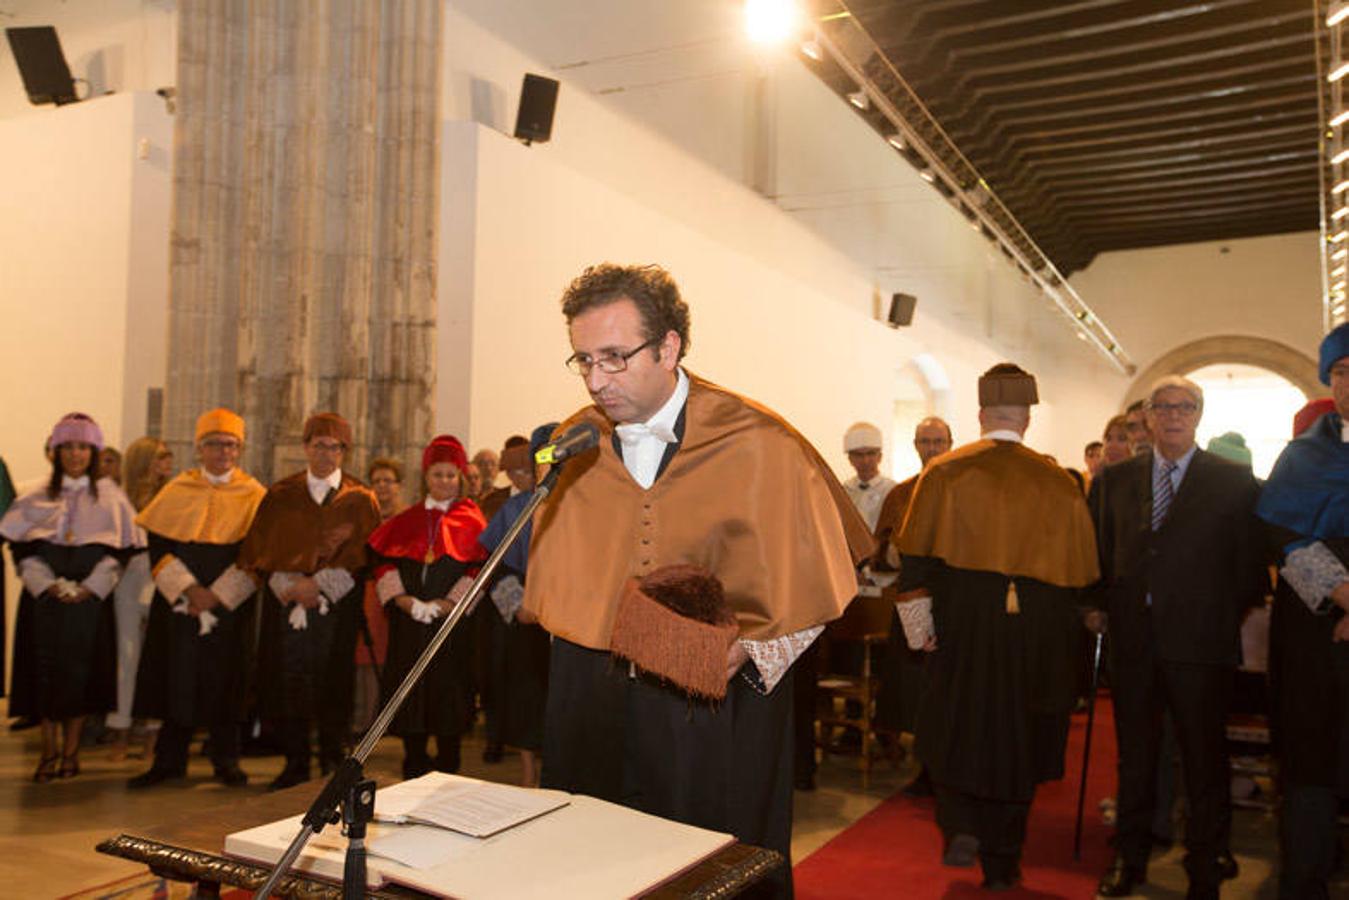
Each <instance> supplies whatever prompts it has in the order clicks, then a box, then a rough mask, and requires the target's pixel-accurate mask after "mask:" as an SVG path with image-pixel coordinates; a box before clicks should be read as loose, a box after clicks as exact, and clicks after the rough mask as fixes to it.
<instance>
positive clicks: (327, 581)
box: [314, 569, 356, 603]
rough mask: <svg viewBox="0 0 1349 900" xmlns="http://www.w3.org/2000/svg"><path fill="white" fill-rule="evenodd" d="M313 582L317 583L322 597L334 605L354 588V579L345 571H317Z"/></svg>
mask: <svg viewBox="0 0 1349 900" xmlns="http://www.w3.org/2000/svg"><path fill="white" fill-rule="evenodd" d="M314 581H315V582H317V583H318V586H319V591H320V592H321V593H322V594H323V596H325V597H327V598H328V599H329V600H331V601H332V602H334V603H336V602H337V601H338V600H341V599H342V598H343V597H345V596H346V595H347V594H349V593H351V589H352V588H354V587H355V586H356V579H355V578H352V577H351V573H350V572H348V571H347V570H346V569H319V570H318V571H317V572H315V573H314Z"/></svg>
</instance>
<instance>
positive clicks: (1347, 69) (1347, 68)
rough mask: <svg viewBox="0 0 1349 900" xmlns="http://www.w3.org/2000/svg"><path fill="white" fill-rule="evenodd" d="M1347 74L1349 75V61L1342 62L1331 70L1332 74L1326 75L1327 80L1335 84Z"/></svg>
mask: <svg viewBox="0 0 1349 900" xmlns="http://www.w3.org/2000/svg"><path fill="white" fill-rule="evenodd" d="M1346 75H1349V62H1342V63H1340V64H1339V65H1338V66H1336V67H1335V68H1333V69H1331V70H1330V74H1329V75H1327V76H1326V81H1329V82H1330V83H1331V84H1334V83H1335V82H1337V81H1339V80H1340V79H1341V78H1343V77H1344V76H1346Z"/></svg>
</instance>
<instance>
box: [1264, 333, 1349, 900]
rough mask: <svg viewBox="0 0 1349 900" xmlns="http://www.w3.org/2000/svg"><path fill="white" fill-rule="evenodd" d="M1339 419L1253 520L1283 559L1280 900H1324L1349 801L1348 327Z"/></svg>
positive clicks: (1278, 678)
mask: <svg viewBox="0 0 1349 900" xmlns="http://www.w3.org/2000/svg"><path fill="white" fill-rule="evenodd" d="M1320 369H1321V381H1322V382H1323V383H1325V384H1327V385H1329V386H1330V389H1331V392H1332V394H1333V395H1334V402H1335V411H1334V412H1330V413H1327V414H1326V415H1324V416H1322V417H1321V418H1320V419H1318V420H1316V422H1315V423H1314V424H1312V425H1311V426H1310V427H1309V428H1307V430H1306V431H1304V432H1303V433H1302V434H1300V435H1298V436H1297V437H1296V438H1294V439H1293V440H1292V441H1291V442H1289V444H1288V446H1287V447H1285V448H1284V451H1283V453H1282V454H1281V455H1280V456H1279V459H1278V462H1276V463H1275V464H1274V469H1273V471H1272V472H1270V476H1269V481H1268V482H1267V483H1266V484H1265V489H1264V492H1263V494H1262V495H1261V498H1260V503H1259V506H1258V507H1257V513H1258V515H1259V516H1260V518H1261V519H1263V520H1264V521H1265V522H1266V523H1267V524H1268V526H1269V528H1270V531H1271V533H1272V535H1273V540H1274V542H1275V544H1276V547H1277V552H1278V556H1279V561H1280V566H1279V583H1278V587H1277V589H1276V591H1275V594H1274V609H1273V615H1272V621H1271V625H1270V681H1271V690H1272V698H1273V712H1274V727H1275V742H1276V746H1277V751H1278V753H1279V757H1280V758H1279V769H1280V772H1281V774H1282V777H1283V783H1284V784H1283V790H1284V799H1283V813H1282V819H1281V821H1280V829H1279V845H1280V868H1279V897H1280V898H1283V900H1291V898H1295V897H1296V898H1324V897H1329V896H1330V895H1329V889H1328V884H1327V882H1328V880H1329V878H1330V875H1331V872H1332V870H1333V867H1334V864H1335V862H1334V861H1335V856H1336V852H1335V851H1336V847H1335V844H1336V841H1337V840H1338V837H1337V830H1336V823H1335V818H1336V813H1337V811H1338V805H1339V798H1341V797H1346V796H1349V616H1347V615H1346V611H1349V424H1346V419H1347V418H1349V324H1345V325H1340V326H1339V327H1338V328H1336V329H1335V330H1334V331H1332V332H1330V334H1328V335H1326V337H1325V339H1324V340H1322V342H1321V367H1320Z"/></svg>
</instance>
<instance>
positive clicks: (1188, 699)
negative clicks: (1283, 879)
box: [1112, 659, 1233, 890]
mask: <svg viewBox="0 0 1349 900" xmlns="http://www.w3.org/2000/svg"><path fill="white" fill-rule="evenodd" d="M1232 674H1233V672H1232V669H1231V668H1229V667H1227V666H1216V665H1202V664H1188V663H1170V662H1162V661H1159V660H1156V659H1141V660H1140V659H1134V660H1129V661H1126V662H1121V661H1118V660H1116V663H1115V666H1114V673H1113V677H1112V691H1113V697H1114V702H1115V730H1116V733H1117V739H1118V742H1119V799H1118V803H1119V809H1118V821H1117V824H1116V840H1115V845H1116V848H1117V849H1118V850H1119V852H1120V854H1121V855H1122V856H1123V857H1124V859H1125V861H1126V862H1128V863H1129V865H1131V866H1138V867H1145V866H1146V865H1147V862H1148V856H1149V853H1150V851H1151V849H1152V842H1151V829H1152V822H1153V817H1154V814H1155V811H1156V810H1155V807H1156V798H1157V793H1156V783H1157V761H1158V755H1159V754H1158V749H1159V747H1160V745H1161V739H1162V714H1163V712H1164V711H1167V712H1170V714H1171V722H1172V724H1173V725H1174V726H1175V731H1176V745H1177V747H1178V749H1179V751H1180V763H1181V772H1182V774H1183V776H1184V779H1185V796H1186V800H1187V802H1188V805H1189V818H1188V819H1187V822H1186V826H1185V849H1186V856H1185V870H1186V873H1187V874H1188V875H1189V878H1190V884H1191V885H1192V886H1194V887H1199V888H1202V889H1210V888H1211V889H1214V890H1216V888H1217V885H1218V883H1219V881H1220V878H1219V875H1218V868H1217V854H1218V852H1219V851H1220V850H1222V849H1224V848H1223V844H1224V830H1225V825H1224V816H1225V815H1226V809H1227V803H1228V800H1229V790H1230V788H1229V783H1230V775H1229V772H1228V768H1227V757H1226V743H1225V739H1226V734H1225V726H1226V718H1227V709H1228V703H1229V701H1230V697H1231V685H1232Z"/></svg>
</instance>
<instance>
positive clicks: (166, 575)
mask: <svg viewBox="0 0 1349 900" xmlns="http://www.w3.org/2000/svg"><path fill="white" fill-rule="evenodd" d="M196 583H197V579H196V578H194V577H193V576H192V573H191V572H189V571H188V569H187V566H185V565H183V561H182V560H181V559H179V558H178V557H176V556H165V557H164V558H163V559H161V560H160V561H159V565H157V566H155V589H156V590H158V591H159V593H160V595H161V596H162V597H163V598H164V599H165V600H167V601H169V602H170V603H174V602H176V601H177V600H178V599H179V598H180V597H182V596H183V592H184V591H186V590H187V589H188V588H190V587H192V585H194V584H196Z"/></svg>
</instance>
